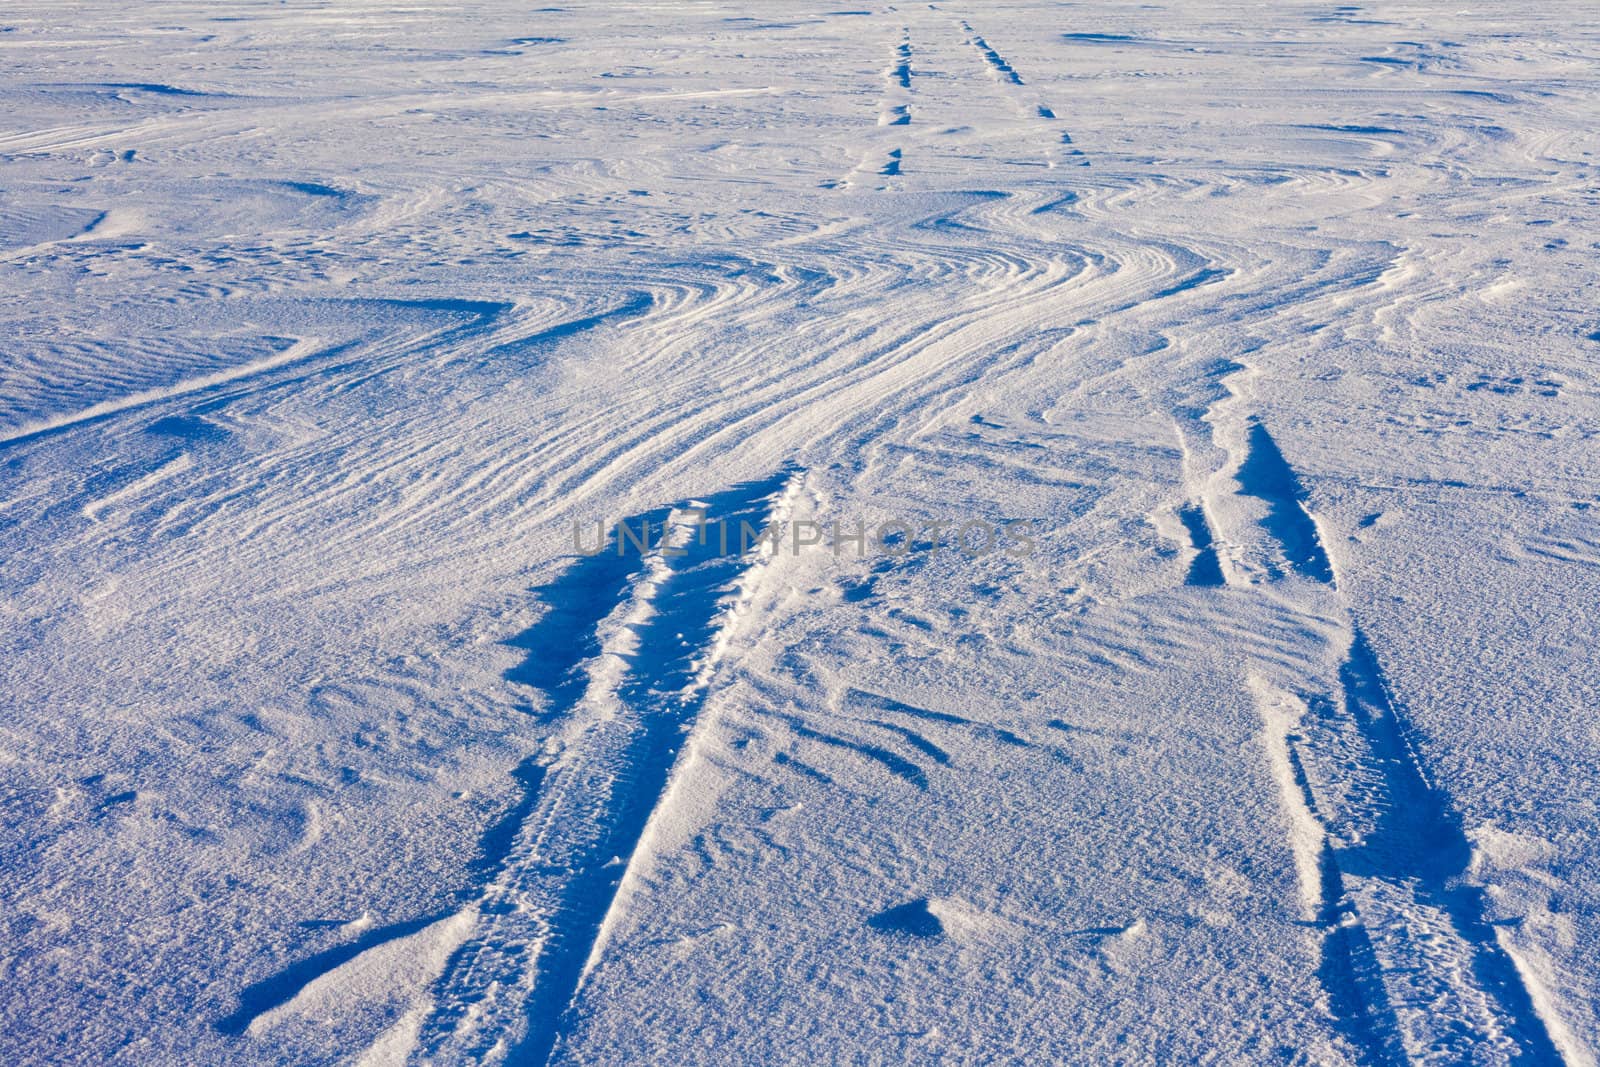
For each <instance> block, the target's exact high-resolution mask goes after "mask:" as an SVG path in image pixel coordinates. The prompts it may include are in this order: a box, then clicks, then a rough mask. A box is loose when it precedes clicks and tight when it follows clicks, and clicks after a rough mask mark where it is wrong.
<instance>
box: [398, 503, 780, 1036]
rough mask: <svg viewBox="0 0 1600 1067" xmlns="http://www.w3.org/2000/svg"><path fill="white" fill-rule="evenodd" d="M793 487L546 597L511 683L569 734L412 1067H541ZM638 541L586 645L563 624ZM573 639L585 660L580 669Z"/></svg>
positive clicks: (683, 523) (655, 541)
mask: <svg viewBox="0 0 1600 1067" xmlns="http://www.w3.org/2000/svg"><path fill="white" fill-rule="evenodd" d="M798 484H799V475H798V473H795V472H784V473H782V474H780V475H777V476H774V477H773V478H769V479H766V480H764V481H761V482H756V483H751V484H749V485H742V486H738V487H736V488H734V489H732V490H728V491H726V492H724V493H720V494H716V495H713V496H711V497H708V498H706V499H705V500H701V501H693V502H691V503H689V504H687V505H683V506H680V507H676V508H673V509H671V510H670V511H667V512H655V513H648V514H645V515H642V516H635V517H633V518H630V519H626V520H622V521H621V522H620V523H619V524H618V526H617V529H616V532H615V533H614V534H613V536H612V538H611V539H610V540H609V541H606V542H604V543H603V545H602V546H600V548H601V550H600V551H599V552H598V553H597V554H595V555H593V556H589V557H587V558H582V559H580V560H579V561H578V562H577V563H575V564H574V565H573V567H572V568H571V569H570V570H569V571H568V572H567V574H565V575H564V576H563V577H562V578H561V579H560V580H558V582H557V583H556V584H555V585H553V586H550V587H547V588H546V589H545V590H544V591H543V592H542V597H543V599H544V600H545V601H546V602H547V604H548V605H549V609H550V617H549V620H548V622H547V623H546V624H541V625H540V626H537V627H536V628H535V630H534V631H530V633H529V635H528V636H527V637H526V638H524V639H523V640H522V641H521V644H522V645H523V646H524V647H527V648H528V650H529V657H528V661H527V662H526V663H525V664H524V665H523V666H522V667H519V668H518V669H516V670H514V671H513V672H512V673H511V675H510V677H511V678H512V679H513V680H515V681H518V682H521V683H523V684H534V685H538V686H540V687H541V688H542V689H543V690H544V692H545V694H546V696H547V697H548V698H549V699H550V700H551V702H552V703H553V704H554V705H555V706H554V707H553V709H552V711H553V712H555V713H559V714H561V715H563V716H564V717H565V720H566V721H565V723H564V725H563V727H562V729H561V732H560V734H559V739H558V740H555V741H552V743H551V744H552V750H551V752H550V755H549V757H548V759H547V761H546V762H544V763H543V764H542V765H541V770H540V774H539V775H538V796H537V799H536V801H535V802H534V803H533V805H532V807H531V810H530V811H529V812H528V814H527V817H526V819H525V820H524V821H523V823H522V825H521V826H519V827H517V828H516V829H515V830H514V832H513V839H512V840H511V842H510V845H509V847H508V848H507V849H506V851H505V854H504V855H503V857H501V858H500V859H499V869H498V871H497V872H496V873H495V876H494V877H493V879H492V880H491V881H490V882H489V883H488V884H487V885H485V886H484V888H483V890H482V893H481V896H480V897H479V899H478V900H477V901H476V902H475V904H474V905H473V906H474V907H475V908H476V910H477V914H478V919H477V923H476V928H475V930H474V932H473V934H472V937H471V938H470V940H468V941H467V943H466V944H465V945H464V946H463V948H462V949H461V950H460V951H459V952H458V953H457V955H456V957H455V958H454V959H453V960H452V961H451V963H450V965H449V967H448V969H447V971H446V973H445V977H444V978H443V980H442V981H441V983H440V985H439V987H438V989H437V990H436V992H435V995H434V1004H435V1008H434V1011H433V1014H432V1015H431V1017H430V1018H429V1019H428V1020H427V1022H426V1023H425V1024H424V1025H423V1027H422V1029H421V1035H420V1039H419V1045H418V1048H417V1051H416V1053H415V1055H416V1057H417V1058H419V1059H420V1060H422V1061H424V1062H440V1063H458V1062H499V1061H501V1060H503V1059H510V1060H512V1061H514V1062H519V1063H543V1062H544V1061H545V1059H546V1058H547V1057H548V1056H549V1055H550V1053H551V1051H552V1049H554V1048H555V1047H556V1045H557V1043H558V1042H559V1040H560V1035H561V1030H562V1025H563V1022H562V1020H563V1017H564V1015H565V1013H566V1012H567V1011H568V1010H569V1007H570V1005H571V1003H572V1001H573V999H574V997H575V996H576V995H577V993H578V991H579V988H580V985H581V982H582V978H583V974H584V973H585V971H586V970H587V969H588V967H589V966H590V963H591V960H592V958H593V956H594V955H595V954H596V953H598V952H600V951H602V950H603V946H604V939H603V932H604V929H605V923H606V916H607V913H608V912H609V910H610V907H611V902H612V900H613V899H614V898H615V896H616V894H617V892H618V889H619V887H620V886H621V884H622V881H623V879H624V878H625V877H626V874H627V870H628V865H629V863H630V862H631V859H632V857H633V855H634V852H635V850H636V849H637V848H638V847H639V842H640V841H641V839H642V838H643V836H644V835H645V832H646V829H647V825H648V823H649V820H650V819H651V817H652V814H653V813H654V811H655V809H656V808H657V806H658V803H659V802H660V800H661V798H662V797H663V796H664V795H666V791H667V789H668V777H669V774H670V772H671V769H672V767H673V764H674V762H675V759H676V756H677V753H678V751H679V748H680V747H681V746H682V744H683V742H684V739H685V735H686V732H687V731H688V730H689V729H690V728H691V727H692V726H693V724H694V719H695V715H696V713H697V712H698V710H699V707H700V703H701V701H702V700H703V698H704V694H705V691H706V688H707V687H708V686H709V684H710V682H711V678H712V672H713V671H714V670H715V667H716V665H717V662H718V661H719V660H720V658H721V657H722V655H723V654H724V653H725V651H726V647H727V640H728V632H729V629H730V627H731V626H732V625H733V622H734V620H735V619H736V618H737V616H738V614H739V613H740V612H741V611H742V610H743V608H744V606H745V605H746V604H747V603H748V602H749V598H750V596H751V594H752V589H753V585H752V583H753V582H754V575H755V573H756V572H757V571H759V569H760V567H761V559H762V557H761V551H762V550H763V549H762V548H761V546H760V545H759V544H756V543H754V542H753V538H754V537H755V536H756V535H757V534H759V533H761V532H764V531H766V530H768V529H769V527H770V526H771V525H772V524H774V523H781V522H782V520H783V516H784V513H785V509H786V507H787V500H788V498H789V496H790V495H791V494H792V493H793V492H794V491H795V488H796V487H797V486H798ZM641 543H642V544H646V545H649V546H651V547H650V549H649V552H648V553H647V554H645V555H643V556H642V558H640V559H639V562H638V569H637V571H636V573H634V575H633V576H632V577H631V578H629V579H628V580H627V581H626V582H625V584H624V588H623V590H622V595H621V597H620V599H618V600H616V601H615V606H614V607H613V609H612V610H611V611H610V613H609V614H608V615H607V616H606V617H605V618H603V619H598V620H595V621H594V626H595V629H594V634H593V637H592V638H591V637H589V636H588V635H587V634H585V633H584V630H583V628H584V627H585V626H586V625H587V622H586V621H584V620H581V618H580V617H579V616H575V615H574V614H573V613H574V612H575V611H579V612H581V611H589V610H591V609H592V605H593V603H594V600H593V599H592V598H594V597H595V594H596V593H598V592H600V590H602V589H604V588H606V587H608V586H611V585H614V584H615V581H616V576H617V574H618V571H619V569H625V568H620V567H619V565H618V563H617V562H616V561H617V560H618V559H622V558H625V557H626V554H627V553H628V552H630V551H636V550H637V549H638V547H639V545H640V544H641ZM747 545H748V547H749V551H742V549H744V548H745V547H746V546H747ZM752 553H754V554H752ZM602 602H603V601H602ZM574 624H576V626H577V629H576V631H575V630H574ZM574 642H578V643H577V644H574ZM583 642H589V644H588V646H587V647H592V648H594V652H593V654H592V655H589V656H587V658H582V659H579V658H577V657H578V656H581V655H582V654H583V652H582V650H583V649H584V648H585V647H586V645H585V644H584V643H583ZM575 652H576V653H577V655H575ZM564 701H570V703H565V704H564V703H563V702H564Z"/></svg>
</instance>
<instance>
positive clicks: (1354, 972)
mask: <svg viewBox="0 0 1600 1067" xmlns="http://www.w3.org/2000/svg"><path fill="white" fill-rule="evenodd" d="M1250 377H1251V374H1250V371H1249V369H1248V368H1245V367H1241V368H1239V369H1238V370H1236V371H1235V372H1234V374H1233V375H1231V376H1229V377H1224V378H1223V379H1222V380H1221V382H1222V384H1223V385H1224V386H1226V387H1227V391H1228V392H1227V396H1225V397H1224V398H1221V399H1219V400H1217V401H1216V402H1215V403H1213V404H1212V405H1211V407H1210V408H1209V410H1208V411H1207V413H1206V415H1205V419H1206V421H1207V422H1209V423H1210V424H1211V427H1212V430H1213V434H1214V438H1215V440H1214V444H1215V446H1216V448H1217V449H1218V450H1220V451H1221V452H1222V453H1225V454H1226V455H1227V456H1228V457H1229V461H1228V463H1227V465H1226V466H1225V467H1224V468H1223V469H1221V470H1219V471H1216V472H1214V473H1213V474H1212V475H1211V476H1210V477H1209V478H1205V479H1202V480H1201V481H1200V483H1199V485H1198V486H1197V488H1196V492H1197V495H1198V496H1199V497H1200V499H1201V501H1202V505H1201V506H1194V507H1193V510H1192V511H1191V512H1190V513H1189V514H1188V516H1187V517H1186V518H1185V525H1186V526H1187V528H1188V529H1189V530H1190V531H1191V534H1192V535H1193V537H1194V547H1195V548H1196V549H1197V550H1198V551H1197V555H1196V559H1195V568H1196V569H1194V570H1191V583H1193V582H1194V579H1195V575H1196V573H1201V574H1204V575H1207V576H1210V575H1211V571H1210V569H1209V568H1210V564H1209V559H1210V557H1209V555H1208V553H1213V552H1214V553H1215V555H1216V557H1217V559H1218V561H1219V562H1220V567H1219V568H1218V569H1219V570H1220V574H1221V576H1222V577H1223V578H1224V580H1225V581H1226V584H1228V585H1230V586H1234V587H1238V588H1243V589H1248V590H1252V591H1256V592H1258V593H1259V594H1260V595H1263V596H1269V597H1272V598H1274V599H1275V600H1277V601H1279V602H1281V603H1282V604H1283V605H1284V606H1285V607H1287V608H1288V609H1289V610H1290V611H1293V612H1298V613H1300V614H1301V615H1302V616H1303V619H1304V623H1303V625H1304V627H1305V632H1306V634H1307V635H1318V636H1316V637H1308V640H1309V641H1310V642H1311V644H1312V647H1313V648H1319V649H1320V654H1315V655H1308V656H1307V657H1306V658H1305V659H1303V660H1289V661H1284V660H1281V659H1280V660H1278V661H1276V662H1271V663H1269V662H1267V661H1265V660H1256V661H1254V662H1247V665H1246V668H1245V671H1246V681H1247V684H1248V688H1249V690H1250V692H1251V693H1252V695H1253V697H1254V699H1255V700H1256V702H1257V705H1258V707H1259V710H1260V713H1261V716H1262V720H1263V723H1264V724H1265V735H1264V736H1265V742H1266V747H1267V750H1268V758H1269V763H1270V764H1271V765H1272V767H1273V772H1274V775H1275V777H1276V778H1277V780H1278V784H1279V789H1280V792H1281V797H1282V804H1283V808H1284V812H1285V816H1286V818H1287V821H1288V823H1289V836H1290V843H1291V847H1292V849H1293V852H1294V856H1295V860H1296V864H1297V869H1298V872H1299V879H1300V886H1301V894H1302V907H1303V909H1304V915H1305V918H1306V920H1307V921H1308V922H1310V923H1314V924H1316V925H1317V926H1319V927H1320V928H1321V930H1322V967H1321V970H1320V972H1319V975H1318V977H1319V978H1320V980H1321V982H1322V984H1323V988H1324V990H1325V992H1326V994H1327V997H1328V1004H1329V1007H1330V1009H1331V1010H1332V1011H1333V1013H1334V1014H1335V1016H1336V1017H1337V1020H1338V1022H1339V1025H1340V1027H1341V1029H1342V1032H1343V1034H1344V1036H1345V1038H1346V1039H1347V1040H1348V1041H1349V1042H1350V1044H1351V1046H1352V1047H1353V1048H1354V1049H1355V1051H1356V1054H1357V1056H1358V1059H1359V1060H1360V1062H1362V1063H1368V1064H1399V1063H1413V1064H1453V1063H1462V1062H1482V1063H1511V1062H1518V1063H1523V1062H1529V1063H1545V1064H1559V1063H1562V1062H1563V1057H1562V1054H1561V1052H1560V1051H1559V1050H1558V1048H1557V1046H1556V1044H1555V1042H1554V1041H1553V1040H1552V1036H1551V1029H1550V1026H1549V1022H1548V1021H1547V1020H1546V1019H1545V1018H1543V1017H1542V1016H1541V1014H1540V1011H1539V1009H1538V1007H1537V1006H1536V1004H1535V999H1534V997H1533V996H1532V995H1530V992H1529V990H1528V989H1527V988H1526V987H1525V986H1524V984H1523V979H1522V975H1521V973H1520V971H1519V968H1518V965H1517V963H1516V961H1515V960H1514V959H1513V957H1512V956H1511V955H1510V954H1509V953H1508V952H1507V951H1506V950H1505V949H1504V948H1503V947H1502V945H1501V943H1500V941H1499V939H1498V937H1497V935H1496V933H1495V928H1494V927H1493V926H1492V925H1491V924H1490V923H1489V922H1488V920H1487V919H1486V909H1485V904H1484V891H1483V888H1482V887H1481V886H1479V885H1476V884H1474V883H1473V881H1472V879H1471V876H1470V873H1469V865H1470V863H1471V859H1472V846H1471V843H1470V842H1469V840H1468V838H1467V835H1466V833H1465V831H1464V829H1463V827H1462V824H1461V821H1460V819H1459V817H1458V816H1457V815H1456V813H1455V812H1454V810H1453V808H1452V805H1451V802H1450V798H1449V797H1448V795H1446V794H1445V793H1444V792H1443V791H1442V790H1441V789H1439V788H1438V786H1436V785H1435V784H1434V782H1433V781H1432V779H1431V778H1430V776H1429V775H1428V773H1427V770H1426V768H1425V767H1424V765H1423V763H1422V761H1421V757H1420V756H1419V754H1418V752H1417V749H1416V747H1415V745H1414V744H1413V743H1412V741H1411V739H1410V737H1409V735H1408V731H1407V726H1406V723H1405V720H1404V717H1403V711H1402V708H1401V706H1400V705H1399V703H1398V702H1397V701H1396V700H1395V699H1394V697H1393V696H1392V695H1391V691H1390V687H1389V685H1388V682H1387V680H1386V679H1385V677H1384V674H1383V670H1382V668H1381V666H1380V665H1379V662H1378V657H1377V654H1376V652H1375V651H1374V650H1373V648H1372V647H1371V645H1370V644H1369V643H1368V641H1367V639H1366V637H1365V635H1364V634H1363V633H1362V631H1361V628H1360V626H1359V624H1358V623H1357V622H1356V621H1355V619H1354V618H1352V617H1351V614H1350V609H1349V606H1348V605H1347V604H1346V603H1345V601H1344V598H1343V597H1342V596H1341V595H1340V593H1339V592H1338V589H1337V587H1336V572H1335V568H1334V564H1333V561H1332V560H1331V559H1330V557H1329V555H1328V552H1327V549H1326V547H1325V543H1324V538H1323V535H1322V533H1321V531H1320V529H1319V527H1318V523H1317V520H1316V517H1315V515H1314V513H1313V512H1311V511H1310V510H1309V508H1308V506H1307V493H1306V490H1305V488H1304V485H1303V483H1302V481H1301V479H1300V477H1299V475H1298V474H1297V473H1296V471H1295V470H1294V469H1293V467H1292V466H1291V465H1290V464H1289V462H1288V461H1287V460H1286V459H1285V458H1284V455H1283V453H1282V451H1281V450H1280V448H1279V447H1278V445H1277V443H1276V442H1275V441H1274V440H1273V437H1272V435H1271V433H1270V432H1269V431H1268V429H1267V427H1266V425H1265V424H1264V423H1263V422H1262V421H1261V420H1260V419H1259V418H1258V417H1257V416H1256V415H1255V414H1254V413H1253V412H1251V411H1250V409H1249V397H1248V391H1249V381H1250ZM1179 432H1180V437H1181V435H1182V430H1181V429H1180V431H1179ZM1198 584H1213V583H1212V582H1210V581H1202V582H1199V583H1198Z"/></svg>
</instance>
